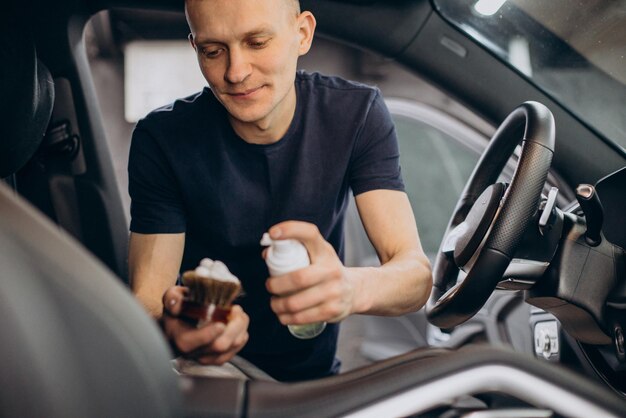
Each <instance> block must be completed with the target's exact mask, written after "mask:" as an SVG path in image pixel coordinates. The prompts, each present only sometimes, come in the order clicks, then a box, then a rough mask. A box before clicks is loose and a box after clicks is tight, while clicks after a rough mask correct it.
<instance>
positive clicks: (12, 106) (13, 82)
mask: <svg viewBox="0 0 626 418" xmlns="http://www.w3.org/2000/svg"><path fill="white" fill-rule="evenodd" d="M8 15H9V16H6V15H5V17H7V19H6V20H7V21H6V22H4V20H5V19H4V18H3V19H2V20H3V22H1V23H2V24H1V25H0V63H2V64H1V65H0V97H1V98H2V99H1V100H0V115H1V117H2V120H1V122H0V178H4V177H8V176H10V175H11V174H13V173H15V172H16V171H18V170H19V169H20V168H22V167H23V166H24V165H25V164H26V163H27V162H28V161H29V160H30V159H31V157H32V156H33V154H34V153H35V151H37V148H38V147H39V144H40V143H41V140H42V139H43V136H44V134H45V131H46V127H47V126H48V122H49V120H50V116H51V114H52V107H53V104H54V84H53V80H52V76H51V74H50V72H49V71H48V69H47V68H46V67H45V66H44V65H43V63H42V62H41V61H39V60H38V59H37V54H36V51H35V44H34V42H33V40H32V38H30V36H29V34H28V33H27V29H26V30H25V27H23V26H22V27H20V25H19V24H18V23H17V21H19V20H20V19H9V18H11V17H15V16H10V15H11V13H8Z"/></svg>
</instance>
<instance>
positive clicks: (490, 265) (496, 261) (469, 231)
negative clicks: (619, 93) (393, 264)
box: [426, 101, 554, 328]
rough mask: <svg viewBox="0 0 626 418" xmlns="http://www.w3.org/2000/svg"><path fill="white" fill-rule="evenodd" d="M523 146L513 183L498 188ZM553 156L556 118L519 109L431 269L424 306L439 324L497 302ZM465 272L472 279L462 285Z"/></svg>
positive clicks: (533, 105)
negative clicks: (498, 288)
mask: <svg viewBox="0 0 626 418" xmlns="http://www.w3.org/2000/svg"><path fill="white" fill-rule="evenodd" d="M520 142H521V143H522V151H521V155H520V157H519V160H518V163H517V167H516V169H515V173H514V174H513V178H512V180H511V183H510V185H508V186H506V185H505V184H504V183H496V181H497V179H498V176H499V175H500V173H501V172H502V169H503V168H504V166H505V165H506V162H507V161H508V159H509V157H510V156H511V155H512V154H513V152H514V151H515V147H516V146H517V145H518V144H519V143H520ZM553 153H554V117H553V116H552V113H551V112H550V110H549V109H548V108H547V107H546V106H544V105H543V104H541V103H538V102H532V101H529V102H525V103H523V104H521V105H520V106H518V107H517V108H515V110H513V111H512V112H511V113H510V114H509V115H508V116H507V117H506V119H505V120H504V122H502V124H501V125H500V127H499V128H498V129H497V131H496V133H495V134H494V135H493V137H492V138H491V141H490V142H489V145H488V146H487V148H486V149H485V152H484V153H483V155H482V156H481V158H480V160H479V161H478V163H477V165H476V167H475V168H474V171H473V172H472V174H471V176H470V178H469V180H468V182H467V184H466V185H465V188H464V189H463V193H462V194H461V197H460V198H459V201H458V202H457V205H456V207H455V209H454V212H453V214H452V217H451V218H450V222H449V223H448V227H447V229H446V233H445V235H444V239H443V241H442V243H441V247H440V248H439V252H438V253H437V257H436V259H435V262H434V265H433V288H432V292H431V295H430V298H429V300H428V303H427V304H426V315H427V317H428V320H429V321H430V322H431V323H432V324H433V325H436V326H438V327H441V328H451V327H454V326H456V325H459V324H461V323H463V322H465V321H466V320H468V319H469V318H471V317H472V316H474V314H475V313H476V312H478V311H479V310H480V308H481V307H482V306H483V305H484V304H485V302H486V301H487V299H488V298H489V296H491V294H492V293H493V291H494V290H495V288H496V286H497V284H498V282H500V281H501V280H502V275H503V274H504V272H505V271H506V268H507V267H508V265H509V263H510V262H511V259H512V258H513V255H514V254H515V251H516V249H517V247H518V246H519V244H520V241H521V239H522V236H523V235H524V232H525V231H526V229H527V228H528V226H529V225H530V223H531V220H532V218H533V215H534V214H535V212H536V211H537V208H538V205H539V200H540V198H541V191H542V189H543V185H544V183H545V181H546V178H547V176H548V169H549V168H550V163H551V161H552V155H553ZM459 270H463V271H464V272H465V273H466V276H465V278H464V279H463V280H458V277H459Z"/></svg>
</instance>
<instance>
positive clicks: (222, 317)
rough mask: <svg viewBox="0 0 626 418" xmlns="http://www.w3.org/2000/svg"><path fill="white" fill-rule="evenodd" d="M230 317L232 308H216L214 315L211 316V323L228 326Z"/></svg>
mask: <svg viewBox="0 0 626 418" xmlns="http://www.w3.org/2000/svg"><path fill="white" fill-rule="evenodd" d="M228 315H230V307H228V308H221V307H219V306H216V307H215V310H213V314H212V315H211V321H213V322H221V323H223V324H226V323H228Z"/></svg>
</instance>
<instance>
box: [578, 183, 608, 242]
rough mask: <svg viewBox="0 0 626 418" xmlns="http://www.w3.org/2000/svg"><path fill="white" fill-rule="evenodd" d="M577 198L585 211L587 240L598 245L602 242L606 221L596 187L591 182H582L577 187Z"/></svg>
mask: <svg viewBox="0 0 626 418" xmlns="http://www.w3.org/2000/svg"><path fill="white" fill-rule="evenodd" d="M576 200H578V203H579V204H580V207H581V209H582V210H583V212H584V213H585V219H586V221H587V232H586V233H585V240H586V241H587V244H589V245H591V246H592V247H597V246H598V245H600V243H601V242H602V237H601V235H600V231H601V230H602V222H603V221H604V210H603V209H602V203H600V198H599V197H598V193H596V189H595V187H593V186H592V185H591V184H580V185H579V186H578V187H577V188H576Z"/></svg>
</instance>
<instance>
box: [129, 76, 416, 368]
mask: <svg viewBox="0 0 626 418" xmlns="http://www.w3.org/2000/svg"><path fill="white" fill-rule="evenodd" d="M295 85H296V97H297V105H296V111H295V115H294V118H293V121H292V122H291V125H290V126H289V128H288V131H287V133H286V134H285V136H284V137H283V138H281V139H280V140H279V141H278V142H276V143H274V144H270V145H258V144H249V143H247V142H245V141H244V140H242V139H241V138H240V137H238V136H237V134H236V133H235V132H234V130H233V128H232V127H231V125H230V123H229V121H228V117H227V113H226V110H225V108H224V107H223V106H222V105H221V104H220V103H219V102H218V101H217V100H216V98H215V97H214V95H213V93H212V92H211V90H210V89H209V88H205V89H204V90H203V91H202V92H200V93H198V94H196V95H194V96H190V97H187V98H185V99H181V100H177V101H176V102H174V103H173V104H171V105H169V106H166V107H163V108H160V109H157V110H155V111H153V112H151V113H150V114H149V115H148V116H147V117H145V118H144V119H142V120H141V121H139V123H138V124H137V126H136V128H135V131H134V133H133V138H132V145H131V150H130V161H129V168H128V170H129V192H130V196H131V198H132V204H131V217H132V221H131V226H130V229H131V231H133V232H138V233H142V234H153V233H180V232H185V234H186V236H185V251H184V255H183V262H182V266H181V271H185V270H189V269H193V268H195V267H196V266H197V265H198V263H199V261H200V260H201V259H202V258H204V257H209V258H212V259H216V260H221V261H223V262H224V263H225V264H226V265H227V266H228V268H229V269H230V270H231V271H232V272H233V274H235V275H236V276H237V277H239V279H240V280H241V282H242V286H243V288H244V291H245V294H244V296H242V297H241V298H240V299H238V300H237V303H239V304H240V305H241V306H242V308H243V309H244V311H245V312H246V313H247V314H248V315H249V316H250V327H249V334H250V339H249V342H248V343H247V345H246V346H245V347H244V349H243V350H242V351H241V352H240V353H239V354H240V355H241V356H242V357H244V358H246V359H248V360H250V361H251V362H253V363H254V364H256V365H257V366H258V367H260V368H261V369H263V370H265V371H266V372H268V373H269V374H270V375H272V376H273V377H275V378H277V379H279V380H304V379H311V378H317V377H322V376H326V375H329V374H333V373H336V372H337V371H338V367H339V363H338V362H337V361H336V360H335V351H336V345H337V334H338V331H339V328H338V326H337V325H336V324H329V326H328V327H327V328H326V330H325V331H324V332H323V333H322V335H320V336H319V337H316V338H313V339H311V340H299V339H296V338H294V337H292V336H291V334H289V332H288V331H287V327H285V326H283V325H281V324H280V322H279V321H278V318H277V317H276V315H275V314H274V313H273V312H272V310H271V308H270V295H269V293H268V292H267V290H266V289H265V281H266V279H267V277H268V276H269V273H268V271H267V267H266V265H265V262H264V260H263V258H262V257H261V252H262V250H263V248H262V247H261V246H260V244H259V241H260V239H261V236H262V234H263V232H265V231H267V230H268V229H269V228H270V227H271V226H272V225H274V224H276V223H278V222H281V221H285V220H302V221H307V222H311V223H314V224H315V225H317V227H318V228H319V230H320V231H321V233H322V235H323V236H324V238H325V239H326V240H327V241H328V242H329V243H330V244H331V245H332V246H333V247H334V248H335V250H336V251H337V254H339V256H340V258H341V259H343V252H344V248H343V246H344V238H343V235H344V234H343V231H344V214H345V210H346V207H347V204H348V193H349V190H350V189H352V191H353V193H354V195H358V194H359V193H363V192H367V191H370V190H374V189H392V190H404V185H403V183H402V179H401V176H400V167H399V155H398V146H397V139H396V134H395V129H394V126H393V123H392V121H391V118H390V115H389V112H388V110H387V108H386V106H385V104H384V101H383V99H382V97H381V95H380V92H379V91H378V89H375V88H372V87H369V86H365V85H362V84H358V83H354V82H349V81H345V80H342V79H340V78H337V77H328V76H323V75H320V74H317V73H314V74H307V73H303V72H298V74H297V77H296V81H295Z"/></svg>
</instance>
